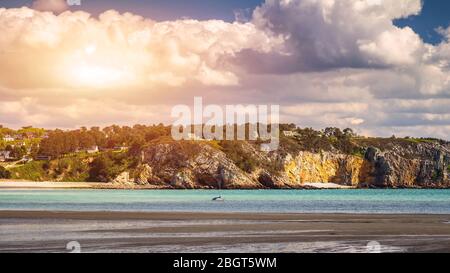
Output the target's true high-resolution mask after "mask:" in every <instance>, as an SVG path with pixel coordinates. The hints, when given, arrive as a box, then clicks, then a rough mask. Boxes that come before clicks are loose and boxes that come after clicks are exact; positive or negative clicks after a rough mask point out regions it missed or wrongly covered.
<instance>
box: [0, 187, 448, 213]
mask: <svg viewBox="0 0 450 273" xmlns="http://www.w3.org/2000/svg"><path fill="white" fill-rule="evenodd" d="M218 195H222V196H223V197H224V198H225V201H224V202H213V201H211V199H212V198H213V197H215V196H218ZM0 210H48V211H53V210H60V211H186V212H278V213H387V214H391V213H392V214H395V213H411V214H450V190H317V191H305V190H256V191H244V190H243V191H237V190H230V191H215V190H212V191H208V190H142V191H136V190H0Z"/></svg>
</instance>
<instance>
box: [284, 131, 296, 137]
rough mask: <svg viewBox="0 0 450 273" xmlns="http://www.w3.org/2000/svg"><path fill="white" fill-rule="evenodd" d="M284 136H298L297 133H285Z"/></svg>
mask: <svg viewBox="0 0 450 273" xmlns="http://www.w3.org/2000/svg"><path fill="white" fill-rule="evenodd" d="M283 135H284V136H287V137H294V136H296V135H297V133H296V132H293V131H283Z"/></svg>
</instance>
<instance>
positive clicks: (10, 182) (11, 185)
mask: <svg viewBox="0 0 450 273" xmlns="http://www.w3.org/2000/svg"><path fill="white" fill-rule="evenodd" d="M36 189H68V190H78V189H92V190H101V189H104V190H191V189H181V188H173V187H161V186H155V185H147V186H140V185H134V184H115V183H111V182H109V183H103V182H55V181H44V182H37V181H26V180H14V179H0V190H36ZM359 189H361V190H367V189H374V190H376V189H395V190H402V189H417V190H436V189H442V190H448V189H450V188H434V187H427V188H420V187H410V188H358V187H355V186H344V185H339V184H334V183H305V184H303V185H302V187H299V188H273V189H272V188H267V189H260V188H258V189H252V188H249V189H245V188H243V189H220V190H224V191H226V190H359ZM192 190H219V189H215V188H195V189H192Z"/></svg>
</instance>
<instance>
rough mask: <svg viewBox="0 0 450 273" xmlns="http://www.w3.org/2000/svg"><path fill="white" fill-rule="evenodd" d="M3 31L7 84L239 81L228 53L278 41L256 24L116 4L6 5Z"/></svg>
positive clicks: (266, 47)
mask: <svg viewBox="0 0 450 273" xmlns="http://www.w3.org/2000/svg"><path fill="white" fill-rule="evenodd" d="M0 30H1V32H2V37H1V38H0V48H2V49H3V50H4V52H5V53H6V54H1V55H0V62H1V63H2V67H1V69H0V70H1V73H0V83H1V84H3V85H4V86H6V87H15V88H29V87H34V88H36V87H39V88H54V87H83V88H86V87H106V86H108V84H109V87H111V86H113V87H114V88H117V87H120V86H121V85H123V84H125V85H126V86H127V87H128V86H136V85H137V86H146V87H149V88H152V87H155V88H156V87H158V86H162V85H166V86H180V85H183V84H192V83H193V84H203V85H208V86H233V85H238V84H239V79H238V77H237V76H236V75H235V74H234V72H233V71H231V70H230V69H228V68H227V67H226V63H225V62H224V61H223V58H225V57H227V56H233V55H234V54H236V52H239V51H241V50H243V49H245V48H252V50H255V51H257V52H268V51H270V50H271V49H272V47H273V46H276V43H277V41H276V40H271V39H269V37H267V35H266V34H265V33H264V32H262V31H259V30H257V29H256V28H255V27H254V25H253V24H251V23H245V24H240V23H226V22H223V21H219V20H211V21H203V22H201V21H196V20H179V21H171V22H155V21H152V20H149V19H145V18H142V17H140V16H137V15H133V14H130V13H124V14H119V13H118V12H116V11H112V10H111V11H107V12H105V13H103V14H101V15H100V16H99V18H98V19H96V18H93V17H91V16H90V15H89V14H88V13H85V12H65V13H63V14H60V15H59V16H56V15H54V14H51V13H42V12H38V11H34V10H31V9H28V8H21V9H0ZM36 64H40V65H39V67H38V66H37V65H36ZM19 74H20V75H21V77H17V76H16V75H19Z"/></svg>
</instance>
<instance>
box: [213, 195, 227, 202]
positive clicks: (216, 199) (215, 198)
mask: <svg viewBox="0 0 450 273" xmlns="http://www.w3.org/2000/svg"><path fill="white" fill-rule="evenodd" d="M212 201H215V202H219V201H225V199H224V198H223V197H222V195H220V196H217V197H214V198H213V199H212Z"/></svg>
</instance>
